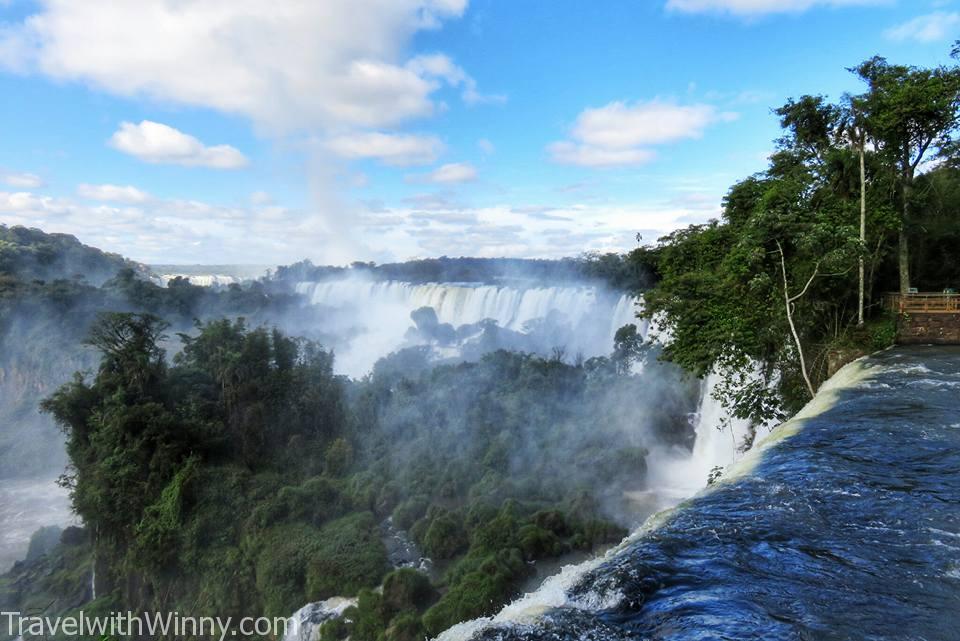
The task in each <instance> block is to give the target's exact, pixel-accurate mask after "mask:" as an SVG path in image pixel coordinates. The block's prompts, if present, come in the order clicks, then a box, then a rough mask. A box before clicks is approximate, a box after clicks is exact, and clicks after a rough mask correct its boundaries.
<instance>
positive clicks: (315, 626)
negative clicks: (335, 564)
mask: <svg viewBox="0 0 960 641" xmlns="http://www.w3.org/2000/svg"><path fill="white" fill-rule="evenodd" d="M356 604H357V600H356V599H347V598H344V597H340V596H335V597H332V598H329V599H327V600H326V601H319V602H317V603H308V604H307V605H305V606H303V607H302V608H300V609H299V610H297V611H296V612H294V613H293V616H292V617H290V618H289V619H287V628H286V630H285V631H284V633H283V638H282V639H281V641H316V639H317V638H318V636H319V628H320V626H321V625H323V624H324V623H325V622H327V621H330V620H331V619H337V618H340V617H341V616H343V613H344V611H345V610H346V609H347V608H349V607H351V606H354V605H356Z"/></svg>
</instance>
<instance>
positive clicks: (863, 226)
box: [857, 139, 867, 325]
mask: <svg viewBox="0 0 960 641" xmlns="http://www.w3.org/2000/svg"><path fill="white" fill-rule="evenodd" d="M863 142H864V141H863V139H861V140H860V260H859V267H860V291H859V299H858V301H857V302H858V306H857V325H863V296H864V289H865V287H864V282H863V276H864V274H863V272H864V266H863V252H864V250H865V249H866V246H867V163H866V159H865V157H864V156H865V154H864V149H863V147H864V144H863Z"/></svg>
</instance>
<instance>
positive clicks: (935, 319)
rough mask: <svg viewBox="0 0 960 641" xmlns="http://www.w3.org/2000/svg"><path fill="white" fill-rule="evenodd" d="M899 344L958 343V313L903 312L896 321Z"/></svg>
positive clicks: (959, 323) (959, 326)
mask: <svg viewBox="0 0 960 641" xmlns="http://www.w3.org/2000/svg"><path fill="white" fill-rule="evenodd" d="M897 343H899V344H900V345H924V344H935V345H960V314H915V313H914V314H903V315H902V316H901V317H900V320H899V322H898V323H897Z"/></svg>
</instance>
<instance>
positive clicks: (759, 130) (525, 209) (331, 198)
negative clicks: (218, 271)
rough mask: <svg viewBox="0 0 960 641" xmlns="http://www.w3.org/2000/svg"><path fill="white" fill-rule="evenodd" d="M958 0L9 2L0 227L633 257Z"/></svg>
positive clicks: (150, 237)
mask: <svg viewBox="0 0 960 641" xmlns="http://www.w3.org/2000/svg"><path fill="white" fill-rule="evenodd" d="M958 38H960V0H958V1H957V2H954V1H950V0H595V1H591V2H586V1H580V0H577V1H574V0H552V1H550V2H539V1H535V0H520V1H509V0H274V1H272V2H262V1H260V0H83V1H82V2H77V1H76V0H42V1H39V2H37V1H24V0H0V95H2V96H3V98H2V100H0V223H3V224H7V225H26V226H29V227H38V228H40V229H43V230H44V231H48V232H64V233H70V234H74V235H75V236H77V237H78V238H79V239H80V240H81V241H83V242H85V243H87V244H90V245H94V246H97V247H100V248H102V249H105V250H108V251H113V252H117V253H120V254H123V255H125V256H128V257H130V258H133V259H135V260H139V261H143V262H150V263H185V264H196V263H200V264H255V265H275V264H286V263H291V262H294V261H297V260H301V259H304V258H308V259H310V260H312V261H314V262H315V263H318V264H345V263H347V262H349V261H353V260H365V261H368V260H373V261H377V262H389V261H395V260H406V259H410V258H422V257H430V256H441V255H447V256H491V257H492V256H512V257H530V258H534V257H536V258H540V257H559V256H574V255H579V254H581V253H584V252H589V251H601V252H605V251H621V250H626V249H630V248H631V247H634V246H636V244H637V242H638V240H637V236H638V234H639V235H640V236H641V237H642V240H641V241H640V242H643V243H651V242H655V241H656V239H657V238H658V237H660V236H662V235H664V234H667V233H669V232H670V231H673V230H675V229H678V228H681V227H685V226H687V225H690V224H695V223H701V222H705V221H707V220H709V219H711V218H716V217H717V216H719V214H720V206H721V202H722V198H723V195H724V193H725V192H726V191H727V189H728V188H729V187H730V186H731V185H732V184H734V183H735V182H736V181H738V180H741V179H743V178H745V177H747V176H749V175H751V174H753V173H755V172H758V171H762V170H763V169H764V168H765V167H766V164H767V157H768V155H769V154H770V152H771V151H773V149H774V140H775V139H776V138H777V137H778V135H779V128H778V123H777V119H776V117H775V116H774V115H773V114H772V112H771V109H772V108H775V107H776V106H778V105H781V104H783V103H784V102H785V101H786V100H787V99H788V98H790V97H796V96H800V95H803V94H824V95H827V96H829V97H830V98H832V99H839V98H840V96H842V94H843V93H844V92H858V91H861V90H862V89H863V87H862V85H861V84H860V83H859V81H858V80H857V79H856V78H855V77H854V76H853V75H852V74H851V73H849V72H848V71H847V68H848V67H852V66H854V65H856V64H857V63H859V62H861V61H862V60H865V59H867V58H869V57H872V56H874V55H882V56H884V57H886V58H888V59H890V60H891V61H892V62H896V63H905V64H912V65H919V66H930V65H936V64H945V63H948V62H949V61H950V60H949V51H950V48H951V44H952V43H953V41H954V40H956V39H958Z"/></svg>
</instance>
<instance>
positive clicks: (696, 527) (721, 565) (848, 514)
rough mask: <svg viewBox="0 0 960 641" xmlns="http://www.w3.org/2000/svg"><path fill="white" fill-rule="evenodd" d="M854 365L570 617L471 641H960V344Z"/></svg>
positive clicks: (632, 554)
mask: <svg viewBox="0 0 960 641" xmlns="http://www.w3.org/2000/svg"><path fill="white" fill-rule="evenodd" d="M851 368H853V369H855V370H856V374H855V375H851V378H850V380H849V381H848V382H844V383H840V384H838V385H837V386H836V387H835V388H834V389H833V390H832V391H830V392H827V393H825V395H826V396H828V397H829V400H828V401H821V402H822V404H823V405H824V407H825V409H824V408H820V410H819V413H817V412H809V414H813V415H812V416H810V417H809V418H805V419H798V420H795V421H794V422H793V423H789V424H787V425H786V426H784V427H781V428H779V430H783V433H782V434H778V433H777V432H776V431H775V432H774V436H773V438H772V440H771V442H770V443H768V444H766V446H764V447H762V448H761V449H762V451H761V452H757V453H756V455H755V456H754V457H753V458H754V459H755V464H754V466H753V467H752V468H750V469H748V470H746V471H745V472H743V473H741V474H739V475H737V474H736V473H735V472H734V473H731V474H730V478H728V479H726V480H724V481H722V482H721V483H719V484H718V485H717V486H715V487H714V488H711V489H710V490H709V491H707V492H704V493H701V494H700V495H698V496H696V497H694V498H693V499H691V500H689V501H688V502H686V503H685V504H683V505H682V506H680V507H679V508H678V509H676V510H675V511H673V512H671V513H670V514H668V515H666V516H665V517H663V519H662V523H659V524H658V525H657V526H656V527H651V528H648V529H647V530H646V531H644V532H643V533H642V534H639V535H637V536H636V537H634V538H633V539H631V540H630V541H629V542H628V543H626V544H625V545H623V546H622V547H621V549H620V550H619V551H618V552H617V553H615V554H613V555H611V556H609V557H607V559H606V560H605V561H603V562H602V563H600V564H599V565H597V566H595V567H593V568H592V569H591V570H589V571H587V572H586V573H585V574H583V575H582V576H580V577H579V578H578V580H577V581H576V582H575V583H574V584H573V585H571V586H569V587H568V588H567V592H568V594H569V601H570V605H569V606H566V607H560V608H553V609H550V610H547V611H545V612H537V613H536V614H535V615H532V616H531V617H527V618H526V619H525V620H523V621H522V622H520V623H507V622H498V621H494V622H493V623H492V624H490V625H487V626H486V627H483V628H482V629H480V630H477V631H474V632H473V634H472V636H473V638H475V639H501V640H508V639H517V640H519V639H524V640H531V641H532V640H534V639H555V640H563V639H597V640H600V639H614V640H615V639H656V640H667V639H669V640H676V641H681V640H682V641H706V640H713V639H757V640H761V639H762V640H765V641H768V640H778V639H788V640H808V639H809V640H820V639H823V640H833V639H837V640H856V641H866V640H880V639H889V640H897V641H908V640H910V641H912V640H916V641H921V640H924V641H932V640H946V641H956V640H960V348H958V349H952V348H909V349H907V348H904V349H897V350H890V351H887V352H884V353H882V354H880V355H877V356H874V357H871V358H869V359H866V360H864V361H861V362H860V363H857V364H855V365H853V366H851V367H850V368H848V370H845V372H847V371H853V370H851ZM818 400H820V399H818ZM816 403H817V402H816V401H815V403H814V404H816ZM778 437H780V438H778Z"/></svg>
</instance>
